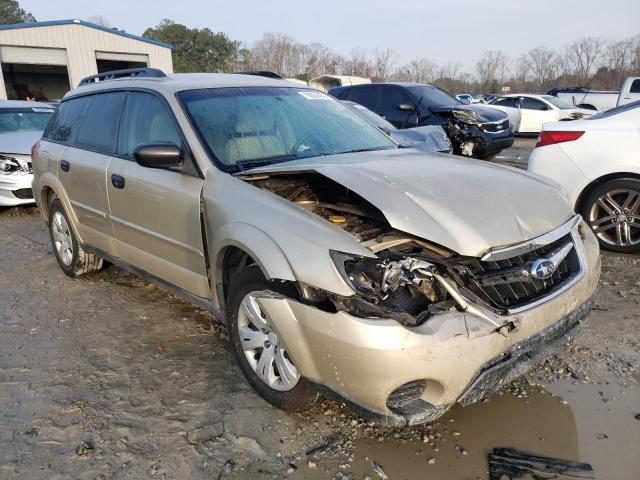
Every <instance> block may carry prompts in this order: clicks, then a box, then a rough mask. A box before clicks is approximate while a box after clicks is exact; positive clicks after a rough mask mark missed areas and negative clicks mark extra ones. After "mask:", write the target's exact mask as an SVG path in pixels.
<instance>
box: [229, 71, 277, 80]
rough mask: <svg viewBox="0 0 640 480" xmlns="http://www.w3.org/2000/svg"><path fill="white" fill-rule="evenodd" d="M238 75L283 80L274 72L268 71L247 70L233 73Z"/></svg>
mask: <svg viewBox="0 0 640 480" xmlns="http://www.w3.org/2000/svg"><path fill="white" fill-rule="evenodd" d="M233 73H235V74H238V75H255V76H257V77H267V78H278V79H281V80H284V79H283V77H281V76H280V75H278V74H277V73H275V72H270V71H268V70H249V71H245V72H233Z"/></svg>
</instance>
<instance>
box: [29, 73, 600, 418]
mask: <svg viewBox="0 0 640 480" xmlns="http://www.w3.org/2000/svg"><path fill="white" fill-rule="evenodd" d="M34 171H35V180H34V184H33V190H34V194H35V198H36V200H37V203H38V206H39V207H40V210H41V211H42V213H43V215H44V217H45V219H46V220H47V222H48V225H49V229H50V232H51V241H52V243H53V245H54V252H55V255H56V258H57V260H58V262H59V264H60V267H61V268H62V270H63V271H64V272H65V273H66V274H67V275H69V276H72V277H73V276H77V275H80V274H83V273H86V272H95V271H97V270H99V269H100V268H101V266H102V262H103V259H105V260H108V261H109V262H111V263H114V264H116V265H119V266H121V267H123V268H125V269H128V270H130V271H133V272H135V273H138V274H140V275H142V276H143V277H144V278H146V279H148V280H150V281H153V282H156V283H158V284H160V285H162V286H164V287H166V288H167V289H169V290H171V291H173V292H177V293H179V294H181V295H183V296H184V297H186V298H187V299H190V300H191V301H193V302H195V303H197V304H198V305H200V306H203V307H205V308H207V309H209V310H210V311H211V312H213V313H214V314H215V315H216V316H217V317H218V318H220V319H223V318H224V319H226V322H227V325H228V329H229V333H230V336H231V338H232V344H233V348H234V349H235V352H236V355H237V359H238V361H239V363H240V366H241V368H242V371H243V373H244V374H245V376H246V378H247V380H248V381H249V383H251V385H252V386H253V387H254V388H255V389H256V390H257V391H258V392H259V393H260V394H261V395H262V396H263V397H264V398H265V399H266V400H267V401H269V402H271V403H272V404H274V405H276V406H278V407H280V408H283V409H285V410H288V411H299V410H303V409H305V408H308V407H309V406H311V405H312V404H313V403H314V402H316V401H317V400H318V398H319V395H320V394H321V393H326V394H329V395H332V396H336V397H339V398H340V399H342V400H344V401H346V402H348V403H349V404H351V405H352V406H353V407H354V408H356V409H357V410H358V411H360V412H361V413H363V414H365V415H367V416H369V417H372V418H374V419H377V420H378V421H380V422H383V423H386V424H391V425H405V424H416V423H420V422H425V421H430V420H433V419H435V418H437V417H438V416H440V415H442V414H443V413H444V412H445V411H446V410H447V409H448V408H449V407H450V406H451V405H452V404H454V403H455V402H460V403H463V404H467V403H471V402H473V401H476V400H478V399H481V398H483V397H485V396H487V395H488V394H490V393H491V392H493V391H494V390H495V389H496V388H498V387H499V386H500V385H501V384H503V383H504V382H507V381H509V380H510V379H512V378H514V377H515V376H517V375H520V374H522V373H523V372H525V371H526V370H527V369H528V368H530V367H531V365H533V364H534V363H535V362H536V361H538V360H539V359H541V358H543V357H544V356H545V355H547V354H548V353H549V352H550V351H551V348H550V347H554V346H559V345H561V344H562V342H564V341H565V340H566V339H567V337H569V336H570V335H571V334H572V333H573V332H574V331H575V327H576V326H577V325H578V324H579V323H580V321H581V320H582V319H583V318H585V316H586V315H587V314H588V313H589V311H590V299H591V296H592V294H593V291H594V289H595V288H596V283H597V279H598V274H599V268H600V266H599V256H598V244H597V241H596V240H595V238H594V236H593V234H592V233H591V230H590V229H589V228H588V227H587V226H586V225H585V224H584V222H583V221H582V219H581V218H580V216H577V215H575V214H574V213H573V212H572V210H571V207H570V206H569V204H568V202H567V199H566V197H565V196H564V194H563V193H561V191H560V190H559V189H558V188H557V187H556V185H555V184H552V183H551V182H550V181H549V180H545V179H543V178H542V177H538V176H534V175H530V174H527V173H526V172H522V171H518V170H514V169H509V168H504V167H500V166H496V165H491V164H487V163H484V162H477V161H474V160H468V159H463V158H458V157H454V156H450V155H444V154H437V153H424V152H419V151H417V150H412V149H402V148H399V147H398V146H397V145H396V144H395V143H393V142H392V141H391V140H390V139H389V138H388V137H387V136H386V135H384V134H383V133H382V132H381V131H379V130H378V129H377V128H375V127H374V126H373V125H371V124H369V123H368V122H367V121H366V120H365V119H364V118H362V117H361V116H359V115H357V114H356V113H354V112H353V111H352V110H351V109H350V108H348V107H346V106H345V105H342V104H341V103H340V102H338V101H336V100H334V99H333V98H331V97H329V96H327V95H325V94H323V93H321V92H319V91H316V90H313V89H310V88H307V87H304V86H300V85H298V84H293V83H289V82H287V81H284V80H279V79H270V78H262V77H259V76H250V75H224V74H182V75H164V74H163V73H162V72H159V71H157V70H150V69H147V70H134V71H125V72H115V73H109V74H103V75H99V76H96V77H91V78H88V79H85V80H84V81H83V82H82V84H81V86H80V87H79V88H77V89H76V90H74V91H72V92H69V93H68V94H67V95H66V96H65V98H64V100H63V101H62V102H61V104H60V106H59V108H58V110H57V112H56V114H55V116H54V117H53V119H52V120H51V122H50V124H49V126H48V127H47V129H46V131H45V133H44V138H43V139H42V141H41V142H40V143H39V145H37V147H36V148H35V155H34Z"/></svg>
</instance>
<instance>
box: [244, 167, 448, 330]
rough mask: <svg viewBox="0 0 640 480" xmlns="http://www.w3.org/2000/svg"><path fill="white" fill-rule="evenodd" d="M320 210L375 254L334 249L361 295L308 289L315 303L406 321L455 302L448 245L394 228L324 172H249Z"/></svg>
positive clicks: (261, 183) (257, 181) (418, 320)
mask: <svg viewBox="0 0 640 480" xmlns="http://www.w3.org/2000/svg"><path fill="white" fill-rule="evenodd" d="M243 180H245V181H248V182H250V183H252V184H253V185H255V186H256V187H258V188H261V189H264V190H268V191H270V192H272V193H274V194H276V195H278V196H280V197H282V198H285V199H286V200H289V201H290V202H292V203H294V204H296V205H298V206H299V207H301V208H303V209H305V210H307V211H308V212H311V213H313V214H315V215H318V216H320V217H322V218H324V219H325V220H327V221H328V222H330V223H331V224H332V225H334V226H335V227H336V228H340V229H342V230H344V231H345V232H347V233H349V234H351V235H353V236H354V237H355V238H356V239H357V240H358V241H359V242H360V243H361V244H362V245H363V246H365V247H366V248H368V249H369V250H371V252H372V253H373V254H375V255H376V257H377V258H375V257H359V256H353V255H350V254H345V253H342V252H335V251H332V252H331V255H332V259H333V261H334V263H335V264H336V267H337V268H338V270H339V271H340V273H341V274H342V276H343V277H344V278H345V280H347V282H348V283H349V284H350V285H351V287H352V288H353V289H354V291H356V292H357V293H358V294H359V295H354V296H350V297H340V296H337V295H334V294H329V293H328V292H320V291H318V290H317V289H314V288H313V287H307V288H305V289H304V292H303V293H304V295H305V296H306V297H307V298H306V299H307V300H309V301H311V302H312V303H315V304H320V303H322V302H327V301H329V302H331V304H332V306H333V308H334V309H339V310H346V311H349V312H350V313H352V314H355V315H357V316H361V317H371V316H381V317H382V316H384V317H388V318H394V319H396V320H398V321H400V322H401V323H403V324H405V325H419V324H422V323H424V322H425V321H426V320H427V319H428V318H429V317H430V316H431V315H432V314H434V313H437V312H441V311H444V310H448V309H451V308H455V305H456V303H455V302H454V301H453V299H451V297H450V295H449V294H448V292H447V289H446V288H445V287H444V285H443V284H442V283H441V282H440V281H438V280H437V278H436V276H437V275H438V273H439V272H440V273H442V272H443V271H446V270H447V266H446V264H445V263H444V259H446V258H447V257H449V256H450V255H451V253H450V252H449V251H447V250H445V249H443V248H442V247H439V246H437V245H432V244H430V243H429V242H426V241H424V240H421V239H418V238H415V237H412V236H410V235H408V234H406V233H404V232H401V231H398V230H395V229H393V228H392V227H391V226H390V225H389V223H388V222H387V220H386V219H385V217H384V215H383V214H382V212H380V211H379V210H378V209H377V208H376V207H374V206H373V205H372V204H371V203H369V202H368V201H366V200H365V199H364V198H362V197H361V196H359V195H358V194H356V193H355V192H353V191H351V190H349V189H347V188H345V187H344V186H342V185H340V184H338V183H336V182H334V181H333V180H331V179H329V178H327V177H325V176H324V175H321V174H318V173H310V172H304V173H297V174H287V175H253V176H250V177H243Z"/></svg>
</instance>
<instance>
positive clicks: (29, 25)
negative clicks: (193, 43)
mask: <svg viewBox="0 0 640 480" xmlns="http://www.w3.org/2000/svg"><path fill="white" fill-rule="evenodd" d="M55 25H84V26H85V27H89V28H95V29H96V30H102V31H103V32H108V33H113V34H114V35H120V36H121V37H126V38H131V39H132V40H138V41H140V42H145V43H150V44H152V45H157V46H158V47H164V48H169V49H172V48H173V45H171V44H169V43H164V42H158V41H157V40H152V39H150V38H145V37H139V36H137V35H132V34H130V33H127V32H123V31H122V30H118V29H116V28H110V27H105V26H104V25H98V24H97V23H91V22H87V21H85V20H78V19H70V20H49V21H46V22H27V23H13V24H10V25H0V30H14V29H18V28H35V27H51V26H55Z"/></svg>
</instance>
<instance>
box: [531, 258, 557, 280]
mask: <svg viewBox="0 0 640 480" xmlns="http://www.w3.org/2000/svg"><path fill="white" fill-rule="evenodd" d="M555 271H556V266H555V265H554V263H553V262H552V261H551V260H549V259H547V258H540V259H538V260H536V261H535V262H533V264H532V265H531V270H530V272H531V276H532V277H534V278H537V279H539V280H545V279H547V278H549V277H550V276H551V275H553V273H554V272H555Z"/></svg>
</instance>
